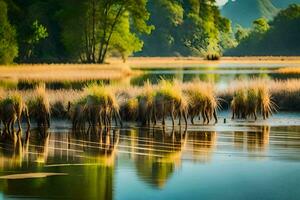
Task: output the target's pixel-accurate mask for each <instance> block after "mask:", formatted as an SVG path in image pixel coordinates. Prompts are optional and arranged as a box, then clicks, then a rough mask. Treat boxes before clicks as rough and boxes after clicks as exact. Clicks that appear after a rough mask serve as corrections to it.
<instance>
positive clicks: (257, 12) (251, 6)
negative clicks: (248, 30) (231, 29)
mask: <svg viewBox="0 0 300 200" xmlns="http://www.w3.org/2000/svg"><path fill="white" fill-rule="evenodd" d="M292 3H300V0H235V1H232V0H229V1H228V2H227V3H226V4H225V5H224V6H223V7H222V9H221V12H222V14H223V16H225V17H227V18H229V19H230V20H231V21H232V24H233V25H235V24H240V25H242V26H244V27H250V26H251V24H252V21H254V20H255V19H257V18H259V17H265V18H267V19H269V20H270V19H272V18H273V17H274V16H275V15H276V14H277V13H278V11H279V10H280V9H282V8H286V7H288V5H289V4H292Z"/></svg>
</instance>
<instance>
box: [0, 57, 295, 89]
mask: <svg viewBox="0 0 300 200" xmlns="http://www.w3.org/2000/svg"><path fill="white" fill-rule="evenodd" d="M297 66H298V65H297V64H291V63H288V62H287V63H283V62H281V63H276V62H275V63H260V64H243V63H226V64H224V63H223V64H222V63H221V64H215V65H214V64H213V65H207V64H203V65H193V66H189V65H186V66H185V67H182V66H179V67H170V66H166V67H159V68H158V67H153V68H151V67H147V68H139V67H135V68H133V70H138V71H139V72H142V73H139V75H134V76H132V77H126V78H121V79H116V80H110V79H102V80H78V81H51V82H46V87H47V88H49V89H81V88H83V87H84V86H85V85H87V84H89V83H92V82H98V83H103V84H121V85H133V86H137V85H143V84H144V82H145V81H146V80H149V81H150V82H151V83H157V82H158V81H159V80H160V79H161V78H164V79H167V80H173V79H174V78H176V79H178V80H182V81H183V82H188V81H191V80H194V79H200V80H202V81H210V82H213V83H216V85H217V86H218V87H221V88H224V87H226V86H227V85H228V84H229V83H230V82H231V81H232V80H235V79H239V80H247V79H251V78H268V79H280V80H286V79H289V78H300V74H278V73H275V70H276V69H279V68H282V67H297ZM39 82H40V81H34V80H17V79H10V78H7V77H2V76H1V75H0V88H6V89H19V90H26V89H32V88H34V87H35V86H36V85H38V84H39Z"/></svg>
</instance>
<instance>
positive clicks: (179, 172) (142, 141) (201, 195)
mask: <svg viewBox="0 0 300 200" xmlns="http://www.w3.org/2000/svg"><path fill="white" fill-rule="evenodd" d="M228 115H229V114H228V113H221V114H220V116H221V117H224V118H225V117H228ZM69 127H70V124H69V123H68V122H65V121H55V122H54V123H53V128H52V129H50V130H48V131H47V132H43V133H41V132H40V131H38V130H36V129H33V130H31V131H30V132H25V131H24V132H23V133H22V134H21V133H18V132H16V133H15V135H14V136H13V135H12V136H4V135H2V139H1V143H0V168H1V170H0V199H2V198H13V199H14V198H30V199H34V198H44V199H45V198H46V199H49V198H58V199H103V200H104V199H107V200H109V199H137V200H140V199H272V200H274V199H289V200H291V199H299V197H300V190H299V180H300V115H299V114H297V113H281V114H276V115H274V116H273V117H272V118H271V119H269V120H266V121H258V122H253V121H231V120H229V119H228V120H227V123H226V124H224V123H219V124H217V125H215V126H213V125H205V126H204V125H202V124H201V123H199V122H198V123H197V124H196V125H189V126H188V128H185V127H179V126H176V127H174V128H172V127H171V126H170V122H169V121H168V123H167V126H166V128H164V129H163V128H161V126H156V127H139V126H138V125H136V124H131V123H129V124H126V125H125V126H124V127H122V128H120V127H112V128H111V129H97V130H96V129H93V130H92V129H90V130H86V131H81V132H74V131H72V130H71V129H70V128H69Z"/></svg>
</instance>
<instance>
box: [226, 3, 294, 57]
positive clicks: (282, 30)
mask: <svg viewBox="0 0 300 200" xmlns="http://www.w3.org/2000/svg"><path fill="white" fill-rule="evenodd" d="M299 33H300V5H296V4H292V5H290V6H289V7H288V8H287V9H285V10H282V11H280V12H279V13H278V15H276V17H275V18H274V19H273V20H272V21H270V22H268V21H267V20H266V19H264V18H260V19H257V20H255V21H254V22H253V25H252V28H251V30H247V29H242V28H241V27H239V28H238V29H237V32H236V36H237V39H238V40H239V42H240V43H239V45H238V46H237V47H236V48H234V49H231V50H229V51H227V54H228V55H239V56H241V55H243V56H244V55H274V56H276V55H300V34H299Z"/></svg>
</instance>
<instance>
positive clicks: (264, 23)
mask: <svg viewBox="0 0 300 200" xmlns="http://www.w3.org/2000/svg"><path fill="white" fill-rule="evenodd" d="M269 29H270V26H269V24H268V20H267V19H266V18H258V19H256V20H254V21H253V31H254V32H256V33H265V32H267V31H268V30H269Z"/></svg>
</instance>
